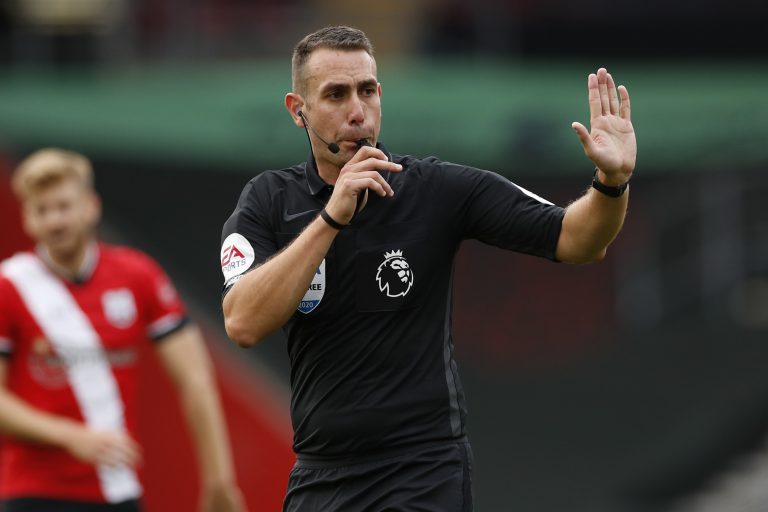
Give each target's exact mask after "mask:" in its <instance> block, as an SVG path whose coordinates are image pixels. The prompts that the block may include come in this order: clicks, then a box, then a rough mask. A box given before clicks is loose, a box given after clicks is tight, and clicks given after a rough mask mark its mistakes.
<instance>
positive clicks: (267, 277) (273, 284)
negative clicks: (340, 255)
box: [222, 147, 402, 347]
mask: <svg viewBox="0 0 768 512" xmlns="http://www.w3.org/2000/svg"><path fill="white" fill-rule="evenodd" d="M377 169H386V170H388V171H392V172H398V171H400V170H402V167H401V166H400V165H399V164H395V163H392V162H389V161H387V159H386V156H385V155H384V153H383V152H382V151H381V150H379V149H376V148H372V147H364V148H361V149H360V150H359V151H358V152H357V153H356V154H355V156H354V157H352V159H350V161H349V162H348V163H347V164H346V165H345V166H344V168H343V169H342V170H341V173H340V174H339V177H338V180H337V181H336V185H335V187H334V191H333V195H332V196H331V199H330V200H329V201H328V205H327V206H326V207H325V210H326V212H327V213H328V214H329V215H330V216H331V218H332V219H334V220H335V221H336V222H338V223H340V224H348V223H349V222H350V220H351V218H352V216H353V214H354V213H355V208H356V206H357V196H358V194H361V193H363V191H364V190H366V189H370V190H372V191H373V192H374V193H376V194H378V195H380V196H382V197H385V196H391V195H393V193H394V192H393V191H392V188H391V187H390V186H389V184H388V183H387V182H386V181H385V180H384V178H382V176H381V174H379V172H378V171H377ZM337 234H338V230H337V229H335V228H333V227H331V226H330V225H329V224H328V223H326V222H325V221H324V220H323V219H322V218H320V217H317V218H316V219H315V220H314V221H312V222H311V223H310V224H309V225H308V226H307V227H306V228H305V229H304V231H303V232H302V233H301V234H300V235H299V236H298V237H296V239H295V240H294V241H293V242H291V243H290V244H289V245H288V246H286V247H285V248H284V249H283V250H282V251H281V252H279V253H278V254H277V255H275V256H274V257H272V258H271V259H269V260H267V261H266V262H265V263H264V264H262V265H261V266H259V267H257V268H255V269H254V270H252V271H250V272H248V273H247V274H245V275H244V276H243V277H242V278H241V279H240V280H239V281H237V282H236V283H235V284H234V285H233V286H232V288H231V290H230V291H229V293H227V295H226V296H225V297H224V302H223V304H222V306H223V311H224V325H225V328H226V330H227V334H228V335H229V337H230V338H231V339H232V340H233V341H235V342H236V343H237V344H239V345H240V346H245V347H249V346H253V345H255V344H256V343H258V342H259V341H261V340H262V339H264V338H265V337H267V336H268V335H269V334H271V333H272V332H274V331H276V330H277V329H279V328H280V327H282V326H283V324H285V322H287V321H288V319H289V318H290V317H291V315H292V314H293V312H294V311H295V310H296V307H297V306H298V304H299V301H300V300H301V298H302V297H303V296H304V294H305V293H306V291H307V287H308V286H309V284H310V283H311V282H312V278H313V277H314V275H315V272H317V268H318V267H319V266H320V263H321V262H322V261H323V258H325V255H326V253H327V252H328V249H329V248H330V247H331V243H332V242H333V240H334V238H335V237H336V235H337Z"/></svg>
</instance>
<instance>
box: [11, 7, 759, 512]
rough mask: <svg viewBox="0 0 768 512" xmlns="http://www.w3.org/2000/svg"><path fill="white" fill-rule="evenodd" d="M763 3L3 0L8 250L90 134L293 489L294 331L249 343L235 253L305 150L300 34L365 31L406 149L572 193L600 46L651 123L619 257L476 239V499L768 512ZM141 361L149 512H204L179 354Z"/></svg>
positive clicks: (399, 148) (387, 132)
mask: <svg viewBox="0 0 768 512" xmlns="http://www.w3.org/2000/svg"><path fill="white" fill-rule="evenodd" d="M766 22H768V3H765V2H754V1H751V0H730V1H728V2H725V1H721V0H699V1H696V2H690V1H688V2H683V1H680V2H668V1H661V0H646V1H644V2H639V1H633V2H630V1H627V0H613V1H609V0H582V1H580V2H572V1H566V0H546V1H534V0H514V1H507V2H500V1H491V0H472V1H470V0H451V1H437V0H407V1H406V0H391V1H389V2H379V3H374V4H371V3H364V4H361V3H360V2H352V1H350V0H330V1H326V2H318V1H312V0H282V1H278V0H3V1H0V257H7V256H9V255H10V254H12V253H13V252H14V251H16V250H19V249H22V248H24V247H25V245H26V244H27V240H26V239H25V237H24V235H23V234H22V233H21V230H20V228H19V225H18V214H17V205H16V203H15V200H14V199H13V197H12V196H11V194H10V192H9V189H8V176H9V173H10V171H11V169H12V168H13V166H14V165H15V163H16V162H18V161H19V160H20V159H21V158H23V157H24V156H26V155H27V154H28V153H29V152H31V151H32V150H34V149H37V148H39V147H43V146H59V147H65V148H70V149H74V150H77V151H81V152H83V153H85V154H87V155H89V156H90V157H91V158H92V159H93V160H94V162H95V165H96V170H97V188H98V190H99V192H100V193H101V194H102V196H103V199H104V202H105V223H104V229H103V232H102V235H103V237H104V238H105V239H107V240H109V241H112V242H117V243H126V244H131V245H135V246H137V247H140V248H142V249H144V250H146V251H148V252H149V253H151V254H152V255H153V256H155V257H156V258H157V259H158V260H159V261H160V262H161V263H162V264H163V265H164V266H165V268H166V269H167V270H168V272H169V274H170V275H171V276H172V277H173V278H174V280H175V282H176V283H177V284H178V287H179V288H180V290H181V291H182V293H183V294H184V296H185V297H186V298H187V300H188V302H189V303H190V305H191V308H192V311H193V313H194V315H195V317H196V319H197V321H198V322H199V323H201V324H202V325H203V327H204V329H205V331H206V334H207V338H208V341H209V344H210V346H211V350H212V351H213V353H214V357H215V359H216V364H217V367H218V371H219V385H220V387H221V389H222V393H223V395H224V401H225V406H226V408H227V413H228V419H229V422H230V431H231V435H232V438H233V442H234V444H235V452H236V458H237V468H238V473H239V480H240V482H241V484H242V486H243V488H244V491H245V492H246V495H247V499H248V501H249V504H250V507H251V510H252V511H274V510H278V509H279V506H280V503H281V499H282V496H283V492H284V490H285V484H286V480H287V473H288V470H289V468H290V466H291V464H292V461H293V456H292V453H291V451H290V443H291V431H290V422H289V419H288V389H287V386H288V365H287V356H286V353H285V346H284V339H283V338H282V336H280V335H278V336H275V337H274V339H272V340H269V341H268V342H266V343H263V344H261V345H260V346H258V347H256V348H254V349H252V350H247V351H246V350H241V349H238V348H236V347H235V346H234V345H233V344H232V343H231V342H229V341H228V340H227V339H226V335H225V334H224V332H223V329H222V319H221V309H220V289H221V284H222V277H221V273H220V271H219V266H218V255H219V244H220V233H221V226H222V224H223V222H224V221H225V220H226V218H227V217H228V216H229V214H230V212H231V211H232V209H233V207H234V205H235V202H236V201H237V198H238V195H239V193H240V190H241V189H242V187H243V186H244V185H245V183H246V182H247V181H248V180H249V179H250V178H251V177H252V176H253V175H255V174H257V173H258V172H260V171H262V170H264V169H268V168H281V167H285V166H287V165H290V164H293V163H296V162H299V161H302V160H304V159H305V158H306V154H307V147H306V137H305V135H304V134H303V133H302V132H301V131H300V130H298V129H297V128H296V127H295V126H294V125H293V124H292V123H291V122H290V119H289V117H288V115H287V113H286V112H285V110H284V107H283V96H284V94H285V93H286V92H287V91H288V90H289V88H290V55H291V50H292V48H293V45H294V44H295V42H296V41H297V40H298V39H300V38H301V37H302V36H303V35H304V34H306V33H308V32H310V31H312V30H315V29H317V28H320V27H322V26H325V25H328V24H349V25H353V26H356V27H358V28H361V29H363V30H364V31H366V33H367V34H368V35H369V37H370V38H371V39H372V41H373V43H374V46H375V47H376V52H377V53H376V56H377V60H378V64H379V80H380V81H381V83H382V86H383V90H384V96H383V112H384V115H383V122H382V135H381V138H382V140H383V141H384V142H385V144H387V145H388V147H389V148H390V149H391V150H392V151H393V152H395V153H401V154H413V155H417V156H427V155H431V154H435V155H438V156H440V157H441V158H443V159H446V160H453V161H459V162H461V163H465V164H470V165H474V166H478V167H483V168H489V169H493V170H495V171H497V172H500V173H502V174H504V175H506V176H508V177H509V178H510V179H512V180H514V181H515V182H516V183H518V184H519V185H522V186H524V187H526V188H528V189H531V190H533V191H535V192H536V193H538V194H540V195H542V196H544V197H546V198H548V199H550V200H552V201H555V202H557V203H558V204H561V205H566V204H568V202H569V201H571V200H573V199H575V198H577V197H578V196H579V195H580V194H581V193H582V192H583V191H584V190H585V189H586V188H587V186H588V185H589V183H590V179H591V174H592V167H591V166H590V163H589V161H588V160H587V159H586V158H585V157H584V155H583V152H582V150H581V146H580V144H579V142H578V140H577V137H576V136H575V134H574V133H573V131H572V130H571V128H570V124H571V122H572V121H576V120H578V121H581V122H582V123H585V124H586V123H587V121H588V106H587V98H586V96H587V95H586V77H587V74H588V73H590V72H594V71H595V70H596V69H597V68H598V67H601V66H605V67H607V68H608V69H609V71H611V73H612V74H613V76H614V77H615V78H616V80H617V82H618V83H623V84H625V85H626V86H627V87H628V89H629V92H630V95H631V97H632V107H633V122H634V125H635V129H636V131H637V135H638V144H639V155H638V161H637V168H636V174H635V177H634V178H633V184H632V191H631V199H630V210H629V214H628V217H627V221H626V224H625V227H624V230H623V232H622V234H621V235H620V237H619V239H618V240H617V241H616V242H615V243H614V245H613V246H612V247H611V249H610V250H609V255H608V257H607V258H606V260H605V261H603V262H601V263H599V264H595V265H589V266H584V267H575V266H566V265H558V264H553V263H549V262H546V261H541V260H536V259H534V258H530V257H525V256H520V255H517V254H513V253H507V252H503V251H500V250H497V249H493V248H490V247H487V246H484V245H482V244H479V243H476V242H467V243H466V244H465V245H464V246H463V248H462V250H461V251H460V253H459V255H458V258H457V263H456V280H455V289H454V296H455V313H454V328H455V342H456V350H457V355H458V362H459V366H460V368H461V370H460V372H461V376H462V380H463V382H464V386H465V389H466V392H467V398H468V405H469V433H470V437H471V439H472V442H473V446H474V450H475V457H476V460H475V468H476V472H475V488H476V495H477V507H476V509H477V510H480V511H507V510H510V511H521V512H549V511H561V510H569V511H574V512H579V511H590V512H603V511H605V512H608V511H610V512H624V511H626V512H635V511H646V510H648V511H662V510H668V511H674V512H703V511H734V510H740V511H742V510H743V511H748V510H754V511H765V510H768V485H766V482H767V481H768V447H767V445H766V443H767V442H768V371H766V362H767V361H768V336H767V334H768V209H767V208H766V207H765V204H766V201H765V197H766V193H768V176H767V175H766V173H767V172H768V98H767V97H766V91H768V38H766V37H765V26H766ZM146 382H147V384H146V389H145V395H146V399H145V401H144V406H143V407H144V418H145V420H144V426H143V429H144V433H145V439H146V441H145V444H146V445H147V449H146V451H147V459H148V461H147V465H146V471H145V473H146V475H145V476H146V480H147V511H148V512H156V511H159V510H193V504H194V502H195V497H196V493H197V487H196V486H197V480H196V473H195V470H194V464H193V459H192V456H191V449H190V448H189V446H190V445H189V441H188V439H187V438H186V433H185V432H184V429H183V427H182V423H181V420H180V419H179V418H180V415H179V413H178V410H177V407H176V406H175V405H174V403H173V400H172V398H171V394H170V392H168V389H169V388H168V383H167V382H166V381H164V380H163V377H162V375H161V374H160V372H159V371H154V370H151V371H148V375H147V380H146ZM158 390H161V391H162V392H159V391H158ZM169 439H170V441H169Z"/></svg>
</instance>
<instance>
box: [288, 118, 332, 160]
mask: <svg viewBox="0 0 768 512" xmlns="http://www.w3.org/2000/svg"><path fill="white" fill-rule="evenodd" d="M296 114H297V115H298V116H299V117H300V118H301V120H302V121H303V122H304V130H305V131H306V132H307V139H309V130H307V128H309V129H310V130H312V133H314V134H315V136H316V137H317V138H318V139H320V142H322V143H323V144H325V145H326V146H328V151H330V152H331V153H333V154H334V155H335V154H336V153H338V152H339V145H338V144H336V143H335V142H331V143H330V144H328V143H327V142H325V140H323V138H322V137H321V136H320V134H319V133H317V132H316V131H315V129H314V128H312V127H311V126H310V125H309V123H308V122H307V117H306V116H305V115H304V112H302V111H301V110H298V111H296ZM309 146H310V147H312V140H311V139H310V141H309Z"/></svg>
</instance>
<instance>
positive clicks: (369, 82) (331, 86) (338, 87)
mask: <svg viewBox="0 0 768 512" xmlns="http://www.w3.org/2000/svg"><path fill="white" fill-rule="evenodd" d="M378 85H379V82H377V81H376V79H375V78H366V79H365V80H362V81H360V82H357V84H356V85H355V86H356V87H357V89H365V88H367V87H374V88H375V87H377V86H378ZM350 89H351V87H350V85H349V83H348V82H330V83H327V84H325V85H323V86H322V87H321V88H320V94H326V93H328V92H330V91H338V92H343V93H345V94H346V93H347V92H349V90H350Z"/></svg>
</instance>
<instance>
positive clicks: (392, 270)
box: [376, 251, 413, 297]
mask: <svg viewBox="0 0 768 512" xmlns="http://www.w3.org/2000/svg"><path fill="white" fill-rule="evenodd" d="M376 281H377V282H378V283H379V290H381V291H382V292H384V293H386V294H387V297H403V296H405V295H406V294H407V293H408V292H409V291H410V290H411V286H413V271H412V270H411V266H410V265H408V262H407V261H405V258H404V257H403V251H392V252H385V253H384V261H383V262H381V265H379V269H378V271H377V272H376Z"/></svg>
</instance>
